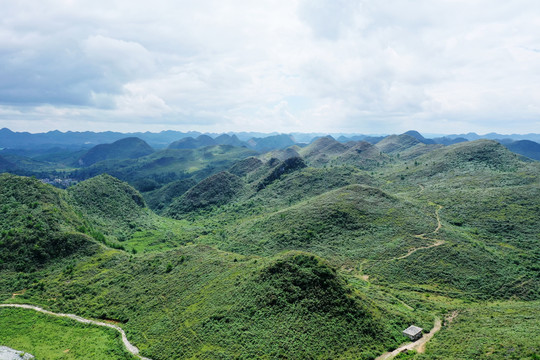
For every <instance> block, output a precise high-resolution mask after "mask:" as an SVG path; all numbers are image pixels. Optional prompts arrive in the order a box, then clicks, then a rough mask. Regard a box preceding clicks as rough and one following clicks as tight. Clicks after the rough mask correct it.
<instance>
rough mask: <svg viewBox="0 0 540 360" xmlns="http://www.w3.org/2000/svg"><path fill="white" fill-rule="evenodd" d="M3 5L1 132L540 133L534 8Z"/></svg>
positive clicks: (319, 2) (332, 0) (301, 1)
mask: <svg viewBox="0 0 540 360" xmlns="http://www.w3.org/2000/svg"><path fill="white" fill-rule="evenodd" d="M2 5H3V6H2V9H3V16H2V18H1V19H0V105H1V104H3V107H0V127H1V126H6V125H7V124H9V125H10V127H12V128H13V129H15V130H25V129H27V130H31V131H33V130H34V129H35V126H34V127H32V126H30V125H28V124H29V121H30V122H31V121H36V120H39V119H42V120H43V123H44V124H47V125H48V126H51V128H54V127H55V121H56V123H57V124H58V127H60V126H61V127H63V128H64V129H67V128H69V125H70V124H72V125H73V127H76V126H80V124H84V125H85V126H88V129H93V127H92V126H93V125H92V124H95V127H96V128H97V127H100V128H101V129H103V128H107V126H109V128H111V129H113V128H114V129H117V128H118V127H119V125H118V124H123V125H122V126H125V124H128V123H130V122H131V123H133V124H134V125H133V126H136V127H138V128H139V129H140V128H141V127H144V126H145V124H146V130H150V131H154V130H157V128H158V127H160V126H169V127H171V128H173V127H176V128H178V127H181V128H183V129H184V130H188V129H198V130H209V131H210V130H214V129H219V130H220V131H226V130H264V131H272V130H276V131H340V130H344V131H351V132H367V133H380V132H400V131H405V130H408V129H410V128H411V127H413V126H414V127H416V128H418V130H421V131H426V132H454V131H457V130H455V129H462V131H480V132H481V131H498V132H516V131H518V132H534V131H536V132H538V131H540V129H538V118H539V115H540V114H539V106H538V105H537V104H539V103H540V102H539V100H540V61H539V60H540V52H539V51H538V49H540V34H538V31H537V24H538V23H540V4H539V3H537V2H534V1H532V0H517V1H512V2H506V3H497V4H495V3H493V2H489V1H487V0H479V1H474V2H471V1H457V0H436V1H427V0H421V1H416V2H414V3H411V2H403V1H397V0H391V1H384V2H380V1H377V2H375V1H367V0H366V1H360V0H313V1H312V0H309V1H308V0H295V1H273V0H261V1H257V2H251V3H246V2H245V1H240V0H233V1H226V2H224V1H217V0H205V1H197V2H193V1H187V0H183V1H172V0H171V1H159V2H146V1H129V2H128V1H125V0H117V1H113V2H111V1H104V0H96V1H92V2H75V1H61V0H47V1H40V2H30V1H17V2H5V4H2ZM2 109H3V110H2ZM43 109H48V110H47V111H45V112H44V110H43ZM53 110H54V111H53ZM104 119H106V121H105V120H104ZM509 120H511V121H509ZM70 121H72V122H71V123H70ZM509 124H510V125H509Z"/></svg>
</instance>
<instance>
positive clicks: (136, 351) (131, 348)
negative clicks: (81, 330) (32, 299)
mask: <svg viewBox="0 0 540 360" xmlns="http://www.w3.org/2000/svg"><path fill="white" fill-rule="evenodd" d="M0 307H13V308H21V309H30V310H34V311H39V312H41V313H44V314H47V315H52V316H58V317H67V318H70V319H73V320H75V321H78V322H81V323H83V324H92V325H97V326H105V327H108V328H111V329H114V330H116V331H118V332H119V333H120V334H121V335H122V342H123V343H124V346H125V347H126V349H127V351H129V352H130V353H132V354H133V355H135V356H136V357H138V358H139V359H141V360H152V359H149V358H146V357H144V356H141V355H139V349H138V348H137V347H136V346H135V345H133V344H131V343H130V342H129V341H128V339H127V337H126V333H125V332H124V330H122V328H121V327H120V326H118V325H113V324H108V323H104V322H101V321H95V320H90V319H85V318H83V317H80V316H77V315H73V314H61V313H54V312H52V311H49V310H45V309H43V308H40V307H38V306H34V305H27V304H0Z"/></svg>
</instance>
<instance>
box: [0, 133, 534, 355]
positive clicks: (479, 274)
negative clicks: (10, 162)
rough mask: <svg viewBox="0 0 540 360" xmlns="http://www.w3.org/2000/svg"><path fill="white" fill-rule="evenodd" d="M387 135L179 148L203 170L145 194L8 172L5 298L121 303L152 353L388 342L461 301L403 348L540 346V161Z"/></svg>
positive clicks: (109, 311)
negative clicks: (376, 139) (351, 140)
mask: <svg viewBox="0 0 540 360" xmlns="http://www.w3.org/2000/svg"><path fill="white" fill-rule="evenodd" d="M400 139H401V140H400ZM382 145H384V146H383V148H382V149H383V150H385V151H386V152H387V154H385V153H384V152H382V151H380V150H381V149H378V148H376V147H373V146H366V145H365V144H348V145H343V146H342V144H336V143H335V142H333V141H331V139H323V140H320V141H318V142H315V143H314V144H312V145H310V147H306V148H303V149H296V150H295V152H296V153H298V154H300V155H301V156H304V157H305V158H304V159H300V158H295V157H292V158H287V157H285V158H283V159H282V160H278V159H275V158H273V159H272V158H271V159H266V158H264V157H262V158H263V160H264V162H263V161H260V160H257V159H255V158H252V157H250V156H251V155H252V153H251V152H249V151H246V149H243V150H241V149H240V150H234V148H233V150H231V149H230V148H223V147H211V148H203V149H197V150H189V151H187V152H186V151H184V150H166V152H167V154H170V155H171V156H172V155H173V154H174V156H178V158H176V160H174V161H172V162H171V164H173V163H174V164H182V165H181V166H182V169H184V170H181V171H182V174H183V175H181V176H184V175H185V173H184V172H183V171H191V170H192V171H193V172H192V175H191V176H190V177H189V182H176V183H175V182H171V183H170V185H165V186H163V187H161V188H156V189H155V190H152V191H148V192H145V193H144V196H143V195H141V194H140V193H139V192H137V191H136V190H135V189H133V188H132V187H131V186H130V185H128V184H127V183H124V182H122V181H119V180H117V179H116V178H114V177H112V176H109V175H99V176H97V177H94V178H91V179H89V180H86V181H83V182H81V183H79V184H78V185H76V186H73V187H71V188H69V189H67V190H64V191H62V190H57V189H54V188H52V187H51V186H48V185H44V184H41V183H40V182H39V181H37V180H35V179H29V178H22V177H16V176H13V175H2V176H1V177H0V184H1V185H2V186H1V187H0V197H1V199H2V204H3V207H2V216H3V220H4V221H3V222H2V224H1V225H0V226H2V232H1V233H0V234H2V235H1V237H0V241H1V242H0V246H2V247H3V249H2V250H4V249H7V250H8V252H4V251H3V252H1V254H2V255H1V256H2V257H1V260H2V262H3V263H2V264H0V265H1V268H0V271H1V276H0V300H2V301H5V302H27V303H32V304H36V305H40V306H44V307H46V308H49V309H51V310H53V311H61V312H71V313H77V314H78V315H83V316H87V317H93V318H100V319H112V320H115V321H119V322H120V324H121V326H122V327H123V328H124V329H125V330H126V332H127V334H128V338H129V339H130V341H132V343H134V344H135V345H137V346H138V347H139V348H140V349H141V351H142V353H143V354H144V355H145V356H149V357H151V358H152V359H154V360H159V359H169V358H173V359H176V358H179V359H184V358H208V359H218V358H219V359H229V358H230V359H233V358H235V359H241V358H244V359H252V358H268V359H273V358H287V359H310V358H320V359H323V358H325V359H326V358H342V359H351V358H354V359H374V358H375V357H376V356H378V355H379V354H382V353H384V352H385V351H389V350H392V349H394V348H396V347H397V346H398V345H399V344H400V343H402V342H404V338H403V337H402V336H401V334H400V332H401V330H403V329H404V328H405V327H407V326H408V325H410V324H412V323H414V324H417V325H419V326H421V327H423V328H424V329H426V330H429V329H430V328H431V326H433V319H434V318H435V317H440V318H443V317H445V316H447V315H448V314H449V313H453V312H454V311H458V316H457V317H456V318H455V319H453V321H452V322H451V323H447V324H446V325H445V326H443V328H442V330H441V331H440V332H439V333H437V334H436V335H435V337H434V338H433V340H432V341H431V342H430V343H428V346H427V349H426V353H424V354H417V353H409V354H403V355H400V357H401V358H419V359H446V358H448V359H452V358H455V359H460V358H486V359H504V358H512V357H514V358H530V359H534V358H536V357H535V356H537V355H538V354H537V353H538V348H537V347H535V345H534V344H535V343H537V342H536V339H537V337H534V336H532V337H529V338H525V337H524V336H523V335H521V334H523V332H524V331H525V329H527V328H529V329H531V331H534V332H537V331H538V324H539V319H538V317H537V315H534V314H535V313H538V300H539V299H540V267H539V266H538V264H539V263H540V253H539V251H540V250H539V249H540V246H539V244H540V227H539V223H538V219H539V218H540V163H538V162H532V161H529V160H527V159H525V158H523V157H520V156H517V155H515V154H513V153H510V152H509V151H508V150H507V149H506V148H504V147H502V146H501V145H498V144H497V143H495V142H491V141H478V142H470V143H462V144H456V145H452V146H448V147H440V146H422V145H423V144H418V143H416V142H414V141H411V140H410V139H409V138H408V137H402V138H399V137H398V138H392V139H390V140H388V141H387V142H386V143H383V144H382ZM382 145H381V146H382ZM351 149H352V151H351ZM169 152H171V153H169ZM195 152H198V153H195ZM209 152H210V153H211V154H209ZM214 152H216V153H214ZM289 153H291V152H289ZM156 154H161V155H156ZM163 154H165V153H163V152H162V153H154V154H152V155H149V156H147V157H143V158H140V159H137V160H129V161H127V160H126V162H125V164H127V163H130V164H131V165H129V166H128V167H126V168H122V167H120V168H119V171H120V173H121V172H122V171H124V170H126V169H127V168H129V169H130V170H129V171H127V170H126V171H127V172H125V173H124V175H125V174H128V173H129V172H130V171H133V173H130V174H131V175H129V181H134V179H135V180H136V179H143V178H144V176H147V175H149V174H150V172H149V173H145V172H144V170H143V168H144V166H146V165H144V166H142V167H141V168H137V166H134V165H133V164H135V163H139V165H140V164H143V163H144V164H150V163H151V160H150V159H152V157H155V156H157V157H156V158H155V159H156V160H157V159H164V157H163V156H162V155H163ZM205 154H206V155H205ZM402 154H404V155H402ZM182 156H185V158H181V157H182ZM220 156H221V158H220ZM141 159H145V160H141ZM219 159H221V160H219ZM234 159H236V160H238V161H237V162H236V163H234V161H235V160H234ZM141 161H142V162H141ZM159 161H162V162H163V163H162V164H161V165H159V164H157V163H156V164H154V165H152V166H150V167H149V169H150V168H151V169H153V170H152V171H153V174H157V173H164V172H165V171H169V170H167V166H169V165H168V164H169V163H168V162H167V161H164V160H159ZM220 161H222V162H220ZM104 164H106V162H105V163H98V164H96V165H99V166H102V165H104ZM111 164H112V163H111ZM116 164H118V162H117V163H116ZM203 164H206V165H208V164H213V165H211V166H210V167H209V168H204V166H206V165H203ZM96 165H94V166H91V167H89V168H88V169H93V170H92V171H94V170H95V171H98V170H97V167H96ZM132 165H133V166H132ZM111 166H112V165H111ZM130 166H131V167H130ZM171 166H173V165H171ZM177 166H178V165H174V167H175V169H177V170H178V169H180V167H177ZM201 166H202V167H201ZM190 167H191V170H186V169H188V168H190ZM139 170H140V171H142V172H141V173H139ZM224 170H229V171H228V172H225V171H224ZM149 171H150V170H149ZM175 171H176V170H175ZM201 171H202V172H201ZM145 174H146V175H145ZM179 174H180V173H178V174H177V175H179ZM124 175H122V176H124ZM132 175H133V176H132ZM173 177H176V175H175V176H173ZM156 179H157V178H156ZM185 179H188V178H187V177H186V178H185ZM124 180H126V179H125V178H124ZM154 181H156V182H158V181H157V180H155V179H154ZM181 181H184V180H181ZM163 183H165V182H163ZM160 184H161V183H160ZM147 203H148V204H152V208H154V209H156V210H157V211H158V212H159V213H160V214H165V215H166V216H167V217H162V216H158V215H156V214H155V213H154V212H153V211H151V210H150V209H149V208H148V207H147V205H146V204H147ZM4 204H5V205H4ZM36 224H38V225H37V226H36ZM439 225H440V226H439ZM11 229H16V231H10V230H11ZM60 243H61V244H62V246H59V245H58V244H60ZM36 244H37V245H36ZM43 249H45V250H43ZM41 253H44V254H46V256H45V255H39V256H42V257H43V260H39V259H41V258H40V257H39V256H38V255H36V254H41ZM38 260H39V261H38ZM52 260H54V261H52ZM23 289H25V290H26V292H24V294H22V295H19V296H16V298H15V299H12V293H15V292H20V291H21V290H23ZM0 321H2V320H1V319H0ZM1 326H2V324H0V327H1ZM475 328H478V330H477V331H476V332H475V333H474V331H473V329H475ZM464 334H472V335H471V336H469V337H468V338H467V337H464V336H465V335H464ZM486 339H488V340H486Z"/></svg>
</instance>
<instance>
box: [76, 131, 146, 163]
mask: <svg viewBox="0 0 540 360" xmlns="http://www.w3.org/2000/svg"><path fill="white" fill-rule="evenodd" d="M153 152H154V149H152V148H151V147H150V145H148V144H147V143H146V142H145V141H144V140H141V139H139V138H136V137H129V138H125V139H121V140H117V141H115V142H113V143H112V144H100V145H96V146H94V147H93V148H91V149H90V150H88V152H87V153H86V154H84V155H83V156H81V158H80V159H79V160H78V164H79V165H81V166H90V165H92V164H95V163H97V162H100V161H103V160H111V159H136V158H140V157H142V156H146V155H149V154H151V153H153Z"/></svg>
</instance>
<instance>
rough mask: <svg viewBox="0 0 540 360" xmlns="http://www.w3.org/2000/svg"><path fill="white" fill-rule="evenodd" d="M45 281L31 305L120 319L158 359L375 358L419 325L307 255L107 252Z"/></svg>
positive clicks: (198, 249) (33, 292)
mask: <svg viewBox="0 0 540 360" xmlns="http://www.w3.org/2000/svg"><path fill="white" fill-rule="evenodd" d="M135 279H136V281H134V280H135ZM41 283H43V284H44V285H43V286H32V287H30V288H29V289H28V290H27V292H26V293H25V295H24V298H25V299H29V300H31V301H32V300H34V301H35V300H38V299H41V300H39V301H40V302H43V301H44V299H48V300H45V301H46V305H47V306H48V307H51V308H52V309H53V310H57V311H65V312H77V313H78V314H81V315H84V316H88V317H95V318H101V319H113V320H115V321H118V322H120V323H121V324H122V327H123V328H124V329H126V331H127V334H128V337H129V339H130V341H131V342H132V343H134V344H135V345H136V346H138V347H139V349H141V351H142V354H144V356H148V357H151V358H152V359H156V360H159V359H184V358H239V359H253V358H290V359H305V358H311V357H312V356H313V354H317V356H320V357H324V358H357V359H372V358H373V357H374V355H375V354H378V353H382V352H383V351H384V350H385V349H386V348H392V347H395V346H397V344H399V342H400V341H401V335H400V330H401V329H402V328H403V327H404V326H406V324H408V323H409V322H410V321H412V314H411V313H410V312H409V311H403V312H399V311H395V310H392V309H391V308H390V307H389V308H386V307H379V306H378V305H376V304H375V303H374V302H373V301H372V300H370V299H369V297H368V296H366V294H363V293H361V292H358V291H355V290H353V289H352V288H351V287H350V286H349V285H348V284H347V282H346V281H345V280H344V279H343V278H342V277H341V276H340V275H339V274H338V273H337V272H336V270H335V269H333V268H332V267H330V266H329V265H328V264H327V263H326V261H324V260H322V259H320V258H318V257H316V256H313V255H310V254H305V253H288V254H283V255H281V256H279V257H276V258H269V259H266V258H246V257H243V256H241V255H235V254H231V253H223V252H219V251H216V250H214V249H211V248H208V247H203V246H195V247H185V248H182V249H179V250H175V251H168V252H163V253H156V254H148V255H144V256H135V257H131V258H130V257H129V256H128V255H125V254H122V253H119V252H108V253H103V254H101V255H100V256H99V257H93V258H89V259H87V260H84V261H81V262H80V263H78V264H77V265H76V266H75V267H74V269H73V272H71V273H69V274H57V275H51V276H49V277H48V278H46V279H43V280H42V281H41ZM416 318H417V320H418V321H421V322H422V321H424V320H422V319H423V318H424V315H422V314H421V313H418V314H417V315H416ZM194 339H196V341H194Z"/></svg>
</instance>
